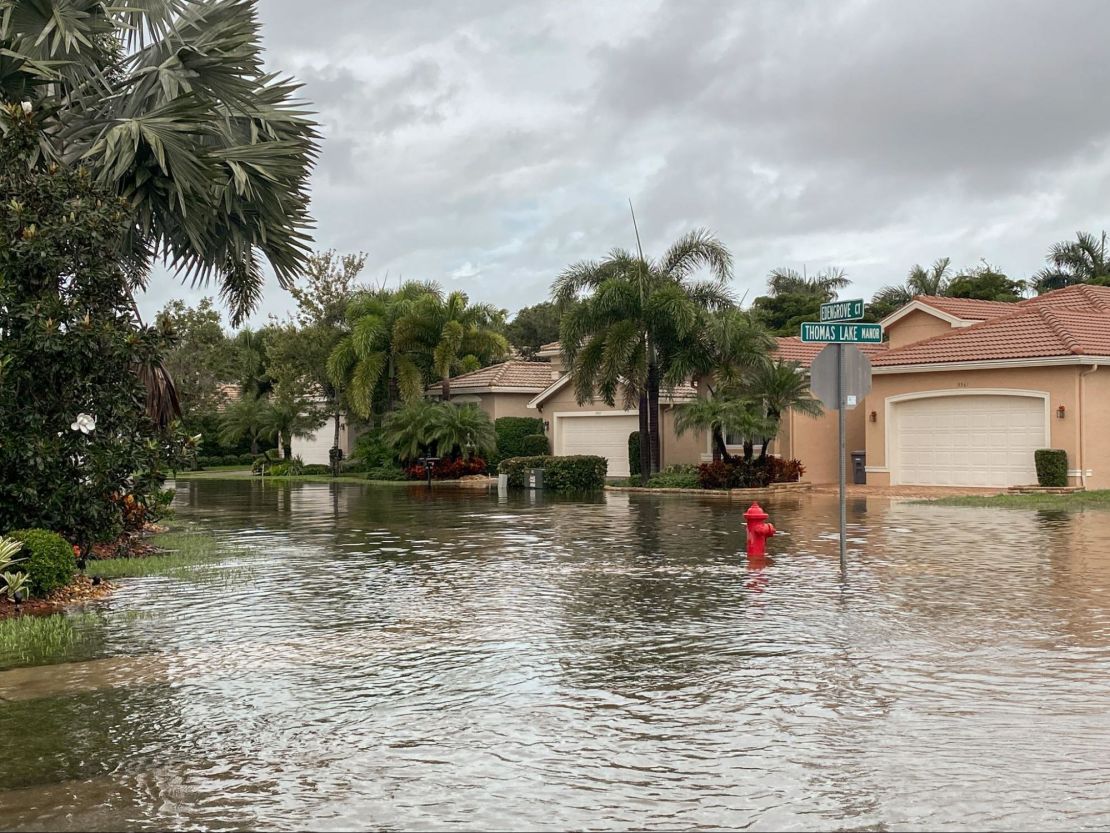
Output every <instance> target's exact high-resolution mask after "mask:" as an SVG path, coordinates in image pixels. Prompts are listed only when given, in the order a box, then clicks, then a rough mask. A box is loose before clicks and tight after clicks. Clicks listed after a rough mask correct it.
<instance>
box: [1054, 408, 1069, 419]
mask: <svg viewBox="0 0 1110 833" xmlns="http://www.w3.org/2000/svg"><path fill="white" fill-rule="evenodd" d="M1067 412H1068V411H1067V409H1066V408H1065V407H1064V406H1063V405H1061V406H1060V407H1059V408H1057V409H1056V419H1063V418H1064V415H1065V414H1066V413H1067Z"/></svg>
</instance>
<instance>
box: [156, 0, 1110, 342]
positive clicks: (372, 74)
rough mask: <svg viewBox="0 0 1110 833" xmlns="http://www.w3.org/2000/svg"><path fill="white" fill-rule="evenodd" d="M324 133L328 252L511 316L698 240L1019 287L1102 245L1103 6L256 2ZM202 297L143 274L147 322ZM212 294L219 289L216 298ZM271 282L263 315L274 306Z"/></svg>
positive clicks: (877, 276) (865, 283)
mask: <svg viewBox="0 0 1110 833" xmlns="http://www.w3.org/2000/svg"><path fill="white" fill-rule="evenodd" d="M260 7H261V14H262V18H263V23H264V29H263V36H264V38H265V42H266V45H267V52H268V62H269V64H270V66H271V68H273V69H276V70H281V71H284V72H288V73H291V74H292V75H294V76H295V77H296V78H298V79H299V80H300V81H302V82H303V83H304V97H305V98H306V99H307V100H308V101H310V102H311V103H312V104H313V105H314V109H315V110H316V111H317V112H318V114H319V120H320V122H321V124H322V132H323V134H324V141H323V148H322V154H321V158H320V163H319V165H318V167H317V169H316V172H315V175H314V177H313V186H312V201H313V204H312V212H313V215H314V216H315V218H316V222H317V229H316V246H317V248H319V249H328V248H335V249H338V250H339V251H340V252H352V251H365V252H366V253H367V254H368V256H369V257H368V260H367V269H366V271H365V273H364V275H365V277H366V278H367V279H368V280H372V281H378V282H380V281H382V280H385V279H387V278H388V280H390V281H392V282H396V281H397V280H399V279H401V278H420V279H433V280H437V281H440V282H441V283H443V284H444V285H445V286H446V287H448V288H449V289H462V290H465V291H466V292H468V293H469V294H470V296H471V298H472V299H474V300H481V301H489V302H492V303H495V304H497V305H498V306H502V307H506V308H508V309H509V310H513V311H515V310H516V309H518V308H520V307H521V306H524V305H528V304H532V303H536V302H538V301H541V300H544V299H545V297H546V295H547V291H548V287H549V286H550V284H551V281H552V279H553V278H555V277H556V275H558V273H559V272H560V270H561V269H562V268H563V267H564V266H566V265H567V264H569V263H571V262H574V261H577V260H580V259H583V258H595V257H600V256H603V255H604V254H605V253H606V251H608V250H609V249H610V248H612V247H614V246H622V247H628V248H631V247H633V246H634V244H635V238H634V237H633V233H632V228H631V223H630V220H629V215H628V203H627V200H628V198H631V199H632V201H633V203H634V204H635V207H636V212H637V216H638V219H639V223H640V230H641V234H642V236H643V241H644V246H645V249H646V250H647V253H648V254H653V253H658V252H660V251H661V250H662V248H663V247H665V245H666V244H667V243H668V242H669V241H671V240H672V239H674V238H675V237H676V236H678V235H679V234H681V233H683V232H684V231H687V230H689V229H690V228H692V227H695V226H706V227H708V228H710V229H712V230H713V231H714V232H715V233H717V234H718V235H719V236H720V237H721V238H722V239H723V240H724V241H725V242H726V243H727V244H728V246H729V247H730V248H731V249H732V251H733V253H734V255H735V257H736V270H735V272H736V278H735V289H736V292H737V295H738V296H742V295H744V294H745V293H746V294H747V299H748V301H750V300H751V299H752V298H753V297H755V296H756V295H758V294H760V293H761V292H762V291H763V288H764V285H765V280H766V275H767V272H768V271H769V270H770V269H772V268H774V267H776V266H792V267H795V268H799V269H800V268H801V267H802V265H803V264H805V265H807V266H808V268H809V269H810V270H813V269H820V268H823V267H826V266H829V265H836V266H840V267H843V268H844V269H846V270H847V272H848V275H849V277H850V278H851V279H852V280H853V281H854V282H855V286H854V287H853V288H851V289H849V290H848V291H847V292H845V293H842V294H843V295H844V296H845V297H855V296H857V295H860V296H870V294H871V293H872V292H873V291H874V290H875V289H877V288H878V287H880V286H882V285H884V284H887V283H895V282H899V281H901V280H902V279H903V278H904V276H905V274H906V272H907V271H908V269H909V268H910V266H911V265H912V264H914V263H915V262H921V263H928V262H931V261H933V260H934V259H936V258H937V257H941V256H949V257H951V258H952V261H953V264H954V265H956V266H958V267H962V266H966V265H974V264H975V263H976V262H977V261H978V260H979V259H980V258H987V259H988V260H990V261H991V262H992V263H993V264H995V265H997V266H1000V267H1001V268H1002V269H1003V270H1004V271H1005V272H1007V273H1008V274H1009V275H1010V276H1011V277H1027V276H1028V275H1029V274H1031V273H1032V272H1034V271H1036V270H1037V269H1038V268H1039V267H1040V266H1041V265H1042V264H1043V258H1044V254H1045V252H1046V250H1047V249H1048V247H1049V245H1050V244H1051V243H1053V242H1054V241H1057V240H1061V239H1064V238H1067V237H1071V236H1072V235H1073V234H1074V233H1075V231H1076V230H1077V229H1086V230H1090V231H1098V230H1100V229H1102V228H1104V227H1110V223H1108V222H1107V219H1106V210H1105V207H1106V201H1107V195H1108V194H1110V142H1108V140H1110V107H1107V106H1106V101H1105V92H1106V89H1107V83H1106V82H1107V78H1108V76H1110V59H1108V57H1107V51H1106V43H1107V32H1110V3H1107V2H1101V1H1100V0H1091V2H1073V1H1072V0H1068V2H1059V3H1047V2H1043V0H1038V1H1036V2H1034V1H1031V2H1015V0H998V2H974V1H973V0H972V1H969V2H956V0H952V2H940V1H939V0H930V2H920V3H911V2H904V1H903V0H900V1H899V2H885V1H880V2H867V1H866V0H858V1H857V0H836V2H828V1H827V0H819V2H811V3H804V2H799V1H798V0H784V1H783V2H738V1H737V0H729V1H728V2H720V3H714V2H705V1H703V0H697V1H696V2H695V1H694V0H674V2H632V0H626V2H600V0H583V1H582V2H570V1H569V0H550V2H531V1H529V2H525V1H524V0H466V2H447V0H443V2H428V1H427V0H405V2H397V0H374V1H373V2H371V1H370V0H326V2H324V1H321V2H316V3H311V4H308V3H304V2H303V0H261V2H260ZM204 294H206V293H205V291H204V290H191V289H188V288H185V287H182V286H181V285H180V284H178V283H176V282H174V280H173V279H172V278H169V277H166V276H158V277H157V278H156V279H155V281H154V284H153V286H152V287H151V289H150V290H149V291H148V293H147V297H146V298H145V299H144V301H143V304H142V306H143V308H144V311H146V312H148V313H149V312H153V311H154V310H156V309H158V308H160V307H161V306H162V304H163V303H164V302H165V301H166V300H168V299H169V298H173V297H183V298H186V299H188V300H190V302H192V301H195V300H197V299H199V298H200V297H202V296H203V295H204ZM207 294H213V290H211V289H210V290H209V291H208V293H207ZM290 307H291V299H290V298H289V296H288V295H287V294H286V293H285V292H283V291H282V290H281V289H280V288H278V287H277V285H276V284H275V283H272V282H271V286H270V288H269V289H268V291H267V293H266V297H265V301H264V302H263V305H262V307H261V309H260V312H259V314H258V315H256V316H255V319H254V320H255V321H262V320H263V319H264V318H265V316H266V314H267V313H271V312H274V313H279V314H283V313H284V312H285V311H287V310H288V309H290Z"/></svg>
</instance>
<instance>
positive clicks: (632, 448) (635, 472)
mask: <svg viewBox="0 0 1110 833" xmlns="http://www.w3.org/2000/svg"><path fill="white" fill-rule="evenodd" d="M628 473H629V474H630V475H631V476H632V477H639V476H640V432H639V431H633V432H632V433H631V434H629V435H628Z"/></svg>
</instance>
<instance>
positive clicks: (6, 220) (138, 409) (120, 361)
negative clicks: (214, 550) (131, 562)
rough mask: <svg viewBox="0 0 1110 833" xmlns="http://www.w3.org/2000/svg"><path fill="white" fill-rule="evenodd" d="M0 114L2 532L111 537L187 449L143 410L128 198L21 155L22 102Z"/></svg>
mask: <svg viewBox="0 0 1110 833" xmlns="http://www.w3.org/2000/svg"><path fill="white" fill-rule="evenodd" d="M0 119H4V121H5V125H4V127H5V130H4V132H3V136H2V138H0V158H2V159H4V160H5V164H4V166H3V167H2V168H0V533H2V532H5V531H10V530H13V529H19V528H25V527H43V528H46V529H50V530H54V531H56V532H60V533H62V534H63V535H65V536H66V537H68V538H69V539H70V540H71V541H73V542H74V543H77V544H80V545H82V546H83V547H86V548H87V547H88V546H89V545H91V544H92V543H94V542H96V541H98V540H103V539H106V538H109V537H111V536H112V535H113V534H115V533H116V532H118V531H119V529H120V527H121V524H122V512H121V508H122V506H124V505H125V504H126V502H127V501H129V500H136V499H137V500H139V501H146V500H150V499H152V498H153V496H154V494H155V493H156V492H157V490H158V488H159V486H160V485H161V482H162V480H163V476H164V473H165V471H166V469H167V467H168V466H172V465H174V463H175V457H176V455H178V454H179V453H181V452H182V451H183V450H184V449H185V445H186V442H185V438H183V437H180V436H175V433H174V429H173V428H172V426H159V425H158V424H156V422H155V421H154V419H152V417H151V416H149V415H148V412H147V408H146V400H147V397H148V395H149V391H148V389H147V387H146V386H145V385H144V384H143V381H142V375H143V371H144V369H146V368H149V367H151V366H152V365H153V364H154V363H156V362H158V361H159V358H160V357H159V352H160V349H161V346H162V345H161V338H160V336H159V335H158V333H157V332H156V331H155V330H154V329H153V328H150V327H143V326H140V325H138V324H137V323H136V321H135V317H134V313H133V310H132V302H131V295H130V291H129V289H130V286H129V283H128V280H127V276H126V275H125V274H124V272H123V271H122V269H121V268H120V266H119V245H120V240H121V238H122V236H123V235H124V234H125V233H126V232H127V229H128V225H129V215H128V212H127V210H126V205H125V204H124V203H123V201H122V200H121V199H120V198H118V197H116V196H115V195H112V194H109V193H108V192H106V191H105V190H103V188H101V187H100V186H98V185H96V184H95V183H94V182H93V180H92V178H91V177H90V176H89V175H88V173H87V171H85V170H84V169H83V168H67V167H62V166H59V165H50V166H32V165H31V164H29V161H30V158H31V155H32V154H33V152H34V149H35V142H36V135H35V131H34V130H33V128H32V127H31V124H30V120H29V118H28V116H27V114H26V112H25V109H24V108H22V107H20V106H18V105H16V106H10V105H9V106H7V107H6V109H5V110H4V111H3V113H0Z"/></svg>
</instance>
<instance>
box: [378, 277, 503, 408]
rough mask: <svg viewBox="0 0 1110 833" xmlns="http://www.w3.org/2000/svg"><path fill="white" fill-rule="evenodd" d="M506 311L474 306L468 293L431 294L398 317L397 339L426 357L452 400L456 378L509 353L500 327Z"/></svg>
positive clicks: (398, 345) (400, 344)
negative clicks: (455, 376) (454, 378)
mask: <svg viewBox="0 0 1110 833" xmlns="http://www.w3.org/2000/svg"><path fill="white" fill-rule="evenodd" d="M501 320H502V313H501V310H499V309H497V308H496V307H494V306H493V305H491V304H471V303H470V299H469V298H468V297H467V295H466V293H465V292H452V293H451V294H450V295H447V296H446V297H444V296H443V295H442V294H441V293H435V294H433V293H427V294H425V295H423V296H421V297H420V298H417V299H416V300H415V301H414V302H413V303H412V305H411V306H410V307H409V308H408V309H407V310H406V311H405V312H403V313H402V314H401V315H400V316H399V317H398V319H397V323H396V325H395V326H394V328H393V337H394V340H395V345H396V348H397V349H398V350H402V351H406V352H409V353H417V354H422V355H423V356H424V357H425V359H426V360H427V361H428V362H429V363H430V366H431V370H432V372H433V373H434V374H435V376H436V378H438V379H439V380H440V381H441V383H442V385H443V401H444V402H447V401H449V400H450V399H451V376H452V375H453V374H455V373H458V372H460V371H463V372H465V371H467V370H476V369H477V368H479V367H482V366H483V365H485V364H488V363H490V362H492V361H496V360H498V359H500V358H503V357H504V356H505V354H506V353H508V351H509V342H508V341H506V340H505V336H504V335H502V334H501V333H500V332H499V331H498V329H497V327H498V325H499V323H500V322H501Z"/></svg>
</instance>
